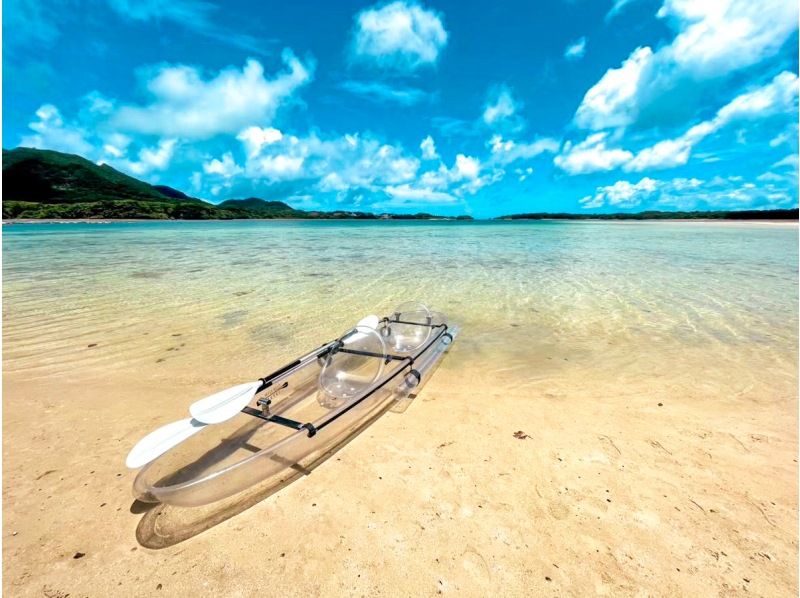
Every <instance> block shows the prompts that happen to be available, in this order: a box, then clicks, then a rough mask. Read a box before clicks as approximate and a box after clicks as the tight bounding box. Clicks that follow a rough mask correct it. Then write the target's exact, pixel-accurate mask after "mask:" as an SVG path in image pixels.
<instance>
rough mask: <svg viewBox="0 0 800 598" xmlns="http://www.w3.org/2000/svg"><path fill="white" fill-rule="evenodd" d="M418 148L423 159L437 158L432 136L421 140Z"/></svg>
mask: <svg viewBox="0 0 800 598" xmlns="http://www.w3.org/2000/svg"><path fill="white" fill-rule="evenodd" d="M419 149H420V150H422V159H423V160H436V159H438V158H439V154H438V152H437V151H436V144H435V143H434V141H433V137H431V136H430V135H428V136H427V137H426V138H425V139H423V140H422V143H420V144H419Z"/></svg>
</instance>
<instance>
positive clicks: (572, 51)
mask: <svg viewBox="0 0 800 598" xmlns="http://www.w3.org/2000/svg"><path fill="white" fill-rule="evenodd" d="M584 54H586V38H585V37H580V38H578V39H576V40H575V41H574V42H572V43H571V44H570V45H568V46H567V49H566V50H564V58H566V59H567V60H580V59H581V58H583V56H584Z"/></svg>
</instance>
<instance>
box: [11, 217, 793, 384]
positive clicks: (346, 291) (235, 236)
mask: <svg viewBox="0 0 800 598" xmlns="http://www.w3.org/2000/svg"><path fill="white" fill-rule="evenodd" d="M797 241H798V232H797V228H796V227H795V228H787V227H769V226H756V225H754V226H730V225H724V224H722V225H721V224H709V225H700V224H678V223H667V224H656V223H653V224H650V223H647V224H644V223H587V222H579V223H558V222H539V223H521V222H517V223H512V222H498V223H448V222H441V223H433V222H366V223H365V222H286V221H282V222H198V223H190V222H173V223H154V222H151V223H116V224H103V225H96V224H94V225H93V224H36V225H15V226H11V227H4V230H3V257H4V260H3V276H4V286H3V299H4V302H3V310H4V311H3V319H4V328H3V340H4V343H5V350H4V354H3V360H4V370H5V372H6V373H7V374H9V375H17V374H19V375H25V376H28V377H37V376H41V375H44V374H46V373H47V374H53V373H64V374H66V373H69V372H70V371H73V370H74V369H75V368H80V369H86V370H88V371H97V372H101V371H109V369H113V370H116V369H131V368H136V369H137V371H140V372H141V373H142V375H145V376H149V377H153V378H159V377H163V378H164V379H176V378H179V377H185V378H193V379H198V378H200V379H203V378H208V380H209V383H214V384H216V383H219V382H222V380H223V379H224V380H228V379H230V380H237V379H239V378H241V377H242V376H246V377H247V376H249V377H252V375H254V374H263V373H266V371H262V370H265V368H267V369H268V368H269V367H273V366H278V365H281V364H282V363H283V362H284V361H286V360H287V359H288V358H289V357H293V356H295V355H297V354H299V353H301V352H303V351H305V350H307V349H309V348H311V347H314V346H316V345H318V344H319V343H321V342H322V341H323V340H326V339H327V338H329V337H333V336H335V335H336V334H338V333H339V332H341V331H342V330H343V329H344V328H346V327H347V326H348V325H350V324H352V323H353V322H355V321H356V320H357V319H359V318H360V317H361V316H363V315H365V314H367V313H371V312H388V311H389V310H390V309H391V308H392V307H394V305H396V304H397V303H400V302H402V301H404V300H407V299H421V300H423V301H426V302H428V303H430V304H431V305H432V306H434V307H435V308H437V309H438V310H441V311H443V312H446V313H447V314H449V315H450V317H451V318H452V319H453V320H456V321H458V322H459V323H461V324H462V325H463V331H462V336H461V337H460V339H459V343H457V345H459V346H458V347H456V349H457V350H456V351H454V353H453V356H451V358H450V359H453V357H454V356H458V357H457V358H456V359H457V361H458V364H459V367H463V368H464V369H465V370H466V369H469V370H470V371H471V372H473V373H474V374H475V375H476V376H477V375H478V373H479V372H482V373H483V374H486V373H489V374H491V375H492V376H494V378H495V383H496V384H500V385H502V384H506V385H508V386H509V387H510V386H512V385H514V384H517V383H518V381H519V376H521V375H523V374H524V375H526V376H530V375H534V374H531V372H530V370H531V369H532V368H533V366H534V365H535V369H536V371H538V372H545V371H546V365H547V362H548V361H550V362H554V361H556V360H561V361H563V360H569V359H573V360H575V359H578V360H582V362H583V363H585V364H596V365H597V367H598V370H599V369H600V368H601V367H603V366H609V365H612V366H613V367H616V368H619V367H633V368H638V369H640V370H641V369H644V368H646V367H647V365H648V360H651V361H652V360H653V359H655V358H656V356H658V359H664V358H665V356H673V357H674V359H676V363H677V362H678V361H679V360H680V356H681V352H682V351H684V350H693V349H695V350H701V351H702V352H703V353H704V354H705V355H708V356H709V359H714V358H719V359H727V360H729V361H731V362H735V361H737V360H738V361H740V362H741V365H742V367H747V368H753V367H760V366H761V365H762V364H767V365H768V367H772V368H775V369H776V370H783V371H790V372H791V371H796V355H797V327H798V313H797V302H798V272H797V260H798V254H797ZM95 344H96V346H90V345H95ZM673 357H671V358H673ZM532 364H533V365H532Z"/></svg>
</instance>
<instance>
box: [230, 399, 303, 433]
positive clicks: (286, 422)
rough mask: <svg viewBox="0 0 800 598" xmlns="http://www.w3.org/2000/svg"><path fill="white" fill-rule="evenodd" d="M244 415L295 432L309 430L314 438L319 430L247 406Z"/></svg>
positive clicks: (243, 410) (243, 411)
mask: <svg viewBox="0 0 800 598" xmlns="http://www.w3.org/2000/svg"><path fill="white" fill-rule="evenodd" d="M242 413H246V414H247V415H252V416H253V417H258V418H260V419H263V420H265V421H268V422H272V423H274V424H278V425H280V426H286V427H287V428H292V429H293V430H308V435H309V436H313V435H314V434H316V433H317V429H316V428H315V427H314V426H313V425H312V424H304V423H302V422H299V421H296V420H293V419H289V418H288V417H281V416H280V415H270V414H269V413H266V412H264V411H259V410H258V409H254V408H253V407H250V406H247V407H245V408H244V409H242Z"/></svg>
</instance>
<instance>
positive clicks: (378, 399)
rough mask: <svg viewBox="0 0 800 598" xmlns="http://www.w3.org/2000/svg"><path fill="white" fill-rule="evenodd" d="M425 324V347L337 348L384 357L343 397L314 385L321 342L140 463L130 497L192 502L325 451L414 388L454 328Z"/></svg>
mask: <svg viewBox="0 0 800 598" xmlns="http://www.w3.org/2000/svg"><path fill="white" fill-rule="evenodd" d="M432 329H433V333H432V334H431V336H430V338H429V340H428V341H427V342H426V344H425V345H424V346H423V347H421V348H420V349H419V350H418V351H416V352H414V353H412V354H410V355H395V354H392V353H388V354H386V355H361V354H362V353H364V352H358V351H347V350H346V349H345V350H344V351H342V349H341V348H339V350H340V351H342V352H344V353H348V352H349V353H356V354H357V355H359V357H360V358H362V359H384V360H385V365H384V367H383V369H382V375H381V377H380V379H379V380H377V381H376V382H375V383H374V384H372V385H371V386H370V387H369V389H368V390H367V391H366V392H364V393H362V394H361V395H359V396H357V397H355V398H352V399H349V400H337V399H336V398H331V397H330V396H328V395H327V394H326V393H324V392H323V391H322V390H321V389H320V386H319V384H318V380H319V375H320V372H321V370H322V367H323V363H324V355H325V350H324V347H325V345H323V347H322V348H321V349H320V350H321V351H322V353H321V355H320V358H318V359H311V360H307V361H304V362H303V363H302V364H300V365H296V366H295V367H292V366H293V364H290V365H289V366H286V367H285V368H281V370H278V371H277V372H276V373H274V374H272V375H271V376H268V377H266V378H264V379H262V380H263V384H262V386H261V388H260V389H259V392H258V393H257V398H256V401H255V404H254V405H248V406H247V407H245V408H244V409H243V410H242V412H241V413H240V414H239V415H237V416H235V417H234V418H232V419H230V420H228V421H226V422H223V423H220V424H215V425H209V426H206V428H205V429H203V430H201V431H200V432H199V433H198V434H196V435H194V436H192V437H190V438H188V439H187V440H185V441H184V442H182V443H181V444H179V445H177V446H175V447H174V448H172V449H170V450H169V451H167V452H166V453H165V454H164V455H162V456H161V457H159V458H158V459H156V460H155V461H153V462H151V463H150V464H148V465H147V466H145V467H144V468H143V469H142V470H141V471H140V473H139V475H138V476H137V478H136V480H135V482H134V493H135V495H136V496H137V498H139V499H140V500H144V501H151V502H152V501H158V502H164V503H168V504H175V505H180V506H199V505H203V504H208V503H210V502H214V501H216V500H220V499H222V498H226V497H229V496H232V495H233V494H236V493H237V492H240V491H242V490H244V489H246V488H248V487H250V486H252V485H254V484H256V483H260V482H262V481H265V480H267V479H270V478H273V479H274V483H276V484H277V483H279V482H280V481H281V479H282V478H283V477H286V475H288V474H289V473H291V472H290V471H288V470H290V468H296V467H297V466H298V465H299V464H300V463H301V462H302V461H308V460H310V459H314V458H315V457H316V456H317V455H319V454H322V453H324V452H325V451H327V450H330V448H331V447H332V446H334V445H336V444H337V443H339V442H341V440H342V439H344V438H346V437H347V436H348V434H352V433H353V432H354V431H357V430H358V428H359V427H360V426H363V425H364V422H367V421H371V419H372V418H374V417H376V416H377V415H380V413H381V412H382V410H385V409H386V408H388V407H389V406H391V403H393V402H395V401H397V400H399V399H402V398H404V397H405V395H407V394H408V392H409V391H410V390H411V389H412V388H413V387H415V386H416V387H417V388H418V386H417V385H418V384H420V383H422V382H423V379H424V378H426V376H427V374H428V373H429V372H431V371H432V369H433V368H434V366H435V365H436V363H437V362H438V361H439V359H441V357H442V356H443V354H444V352H445V351H446V350H447V348H448V346H449V345H450V343H451V342H452V340H453V339H454V336H455V333H456V332H457V328H454V327H452V326H448V325H447V324H446V323H444V319H443V318H441V319H440V320H439V322H438V323H435V324H434V325H432ZM329 345H330V344H329ZM299 363H300V362H299V361H298V362H295V364H299Z"/></svg>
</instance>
